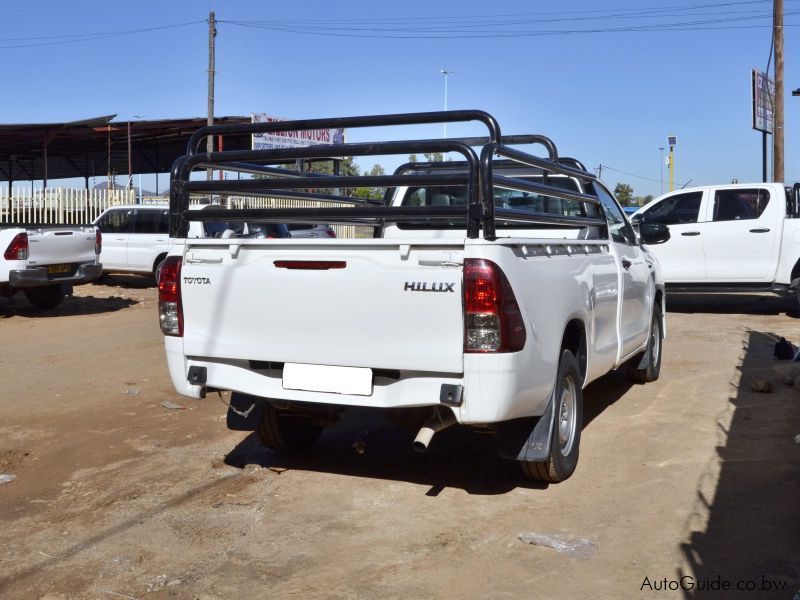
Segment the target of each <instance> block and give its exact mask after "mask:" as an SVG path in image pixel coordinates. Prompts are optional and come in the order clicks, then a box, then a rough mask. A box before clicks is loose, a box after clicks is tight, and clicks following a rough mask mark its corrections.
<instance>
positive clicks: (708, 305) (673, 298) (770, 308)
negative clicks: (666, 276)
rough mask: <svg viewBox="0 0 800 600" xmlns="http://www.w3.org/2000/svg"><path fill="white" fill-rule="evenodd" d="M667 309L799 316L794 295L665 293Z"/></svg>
mask: <svg viewBox="0 0 800 600" xmlns="http://www.w3.org/2000/svg"><path fill="white" fill-rule="evenodd" d="M667 312H676V313H687V314H693V313H716V314H721V315H726V314H737V315H741V314H744V315H780V314H786V315H787V316H789V317H793V318H797V317H800V309H798V303H797V298H795V297H789V296H777V295H774V294H738V293H737V294H677V293H671V294H670V293H667Z"/></svg>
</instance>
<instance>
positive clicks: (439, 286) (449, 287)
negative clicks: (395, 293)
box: [403, 281, 456, 293]
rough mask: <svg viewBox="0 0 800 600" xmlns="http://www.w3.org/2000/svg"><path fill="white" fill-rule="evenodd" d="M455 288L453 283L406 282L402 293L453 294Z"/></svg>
mask: <svg viewBox="0 0 800 600" xmlns="http://www.w3.org/2000/svg"><path fill="white" fill-rule="evenodd" d="M455 286H456V284H455V282H453V283H446V282H444V281H439V282H436V281H431V282H427V281H421V282H420V281H406V285H405V287H403V291H404V292H453V293H455V290H454V289H453V288H454V287H455Z"/></svg>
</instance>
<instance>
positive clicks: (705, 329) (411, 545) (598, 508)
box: [0, 276, 800, 600]
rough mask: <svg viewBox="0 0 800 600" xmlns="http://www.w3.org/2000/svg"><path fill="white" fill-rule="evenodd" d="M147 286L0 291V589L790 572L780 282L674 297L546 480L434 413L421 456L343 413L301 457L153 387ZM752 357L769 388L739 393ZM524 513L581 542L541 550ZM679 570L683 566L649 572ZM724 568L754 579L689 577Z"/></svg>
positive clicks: (304, 590) (444, 586) (791, 432)
mask: <svg viewBox="0 0 800 600" xmlns="http://www.w3.org/2000/svg"><path fill="white" fill-rule="evenodd" d="M155 303H156V293H155V289H154V288H153V287H152V286H151V285H150V284H149V283H148V281H147V280H146V279H143V278H136V277H122V276H115V277H110V278H108V279H107V280H106V281H104V282H103V283H102V284H97V285H90V286H85V287H82V288H78V289H76V295H75V296H74V297H71V298H68V299H67V300H66V301H65V303H64V304H63V305H62V306H61V307H59V308H58V309H56V310H55V311H52V312H51V313H48V314H37V313H35V312H34V311H33V310H32V309H30V308H29V307H28V306H27V305H26V303H25V300H24V298H22V297H20V298H14V299H12V300H3V299H0V374H2V387H1V388H0V473H11V474H14V475H16V476H17V479H16V480H15V481H13V482H11V483H7V484H4V485H0V542H1V543H0V598H34V599H41V598H44V599H47V600H59V599H60V600H64V599H72V598H107V599H110V600H111V599H114V598H137V599H140V598H152V599H154V600H155V599H159V598H199V599H206V600H209V599H222V598H256V597H258V598H639V597H651V596H652V597H660V598H678V597H685V598H695V597H706V596H708V597H718V598H723V597H724V598H728V597H737V595H738V596H741V597H743V598H763V597H775V598H792V596H793V595H794V593H795V592H796V591H797V590H798V588H799V587H800V519H798V509H797V507H798V506H800V501H799V500H798V498H800V444H797V443H795V441H794V436H795V435H797V434H800V392H797V391H795V390H794V389H793V388H792V387H791V386H788V385H785V384H783V383H782V382H779V381H778V378H777V376H776V374H775V373H774V372H773V371H772V366H773V365H774V364H775V361H774V360H773V358H772V346H773V343H774V338H775V335H783V336H785V337H787V338H789V339H790V340H793V341H795V342H798V341H800V320H798V319H797V318H795V317H792V316H789V315H787V314H786V312H785V311H786V308H787V306H786V305H785V303H784V302H783V301H781V300H779V299H776V298H769V297H758V296H737V297H716V296H712V297H704V298H700V297H688V298H671V299H670V302H669V314H668V338H667V340H666V341H665V347H664V364H663V369H662V374H661V379H660V380H659V381H658V382H655V383H652V384H648V385H646V386H631V385H630V384H628V383H627V382H626V381H625V379H624V378H622V377H621V376H619V375H617V374H612V375H610V376H608V377H605V378H604V379H602V380H601V381H598V382H596V383H594V384H592V385H591V386H590V387H589V388H588V389H587V390H586V391H585V402H586V404H585V413H586V414H585V424H584V431H583V441H582V447H581V460H580V464H579V466H578V470H577V472H576V473H575V475H574V476H573V477H572V478H571V479H570V480H568V481H566V482H564V483H562V484H558V485H550V486H547V485H536V484H531V483H530V482H527V481H526V480H524V479H523V478H522V476H521V475H520V474H519V472H518V469H517V467H516V465H514V464H513V463H506V462H503V461H501V460H500V459H498V458H496V457H495V455H494V449H495V441H494V439H493V438H492V437H490V436H486V435H479V434H476V433H472V432H469V431H464V430H458V429H451V430H448V431H446V432H443V433H441V434H439V435H438V436H437V437H436V438H435V439H434V442H433V444H432V446H431V449H430V450H429V452H428V453H427V454H425V455H424V456H417V455H415V454H414V453H413V452H412V450H411V446H410V439H409V437H408V435H407V434H406V432H405V431H403V430H401V429H398V428H396V427H395V426H393V425H392V424H390V423H387V422H384V421H382V420H381V419H380V418H378V417H377V416H376V415H373V414H369V413H366V412H363V411H356V412H354V413H352V414H350V415H348V417H347V418H346V419H344V420H343V421H342V423H340V425H339V426H337V427H336V428H334V429H331V430H329V431H326V433H325V434H324V435H323V437H322V439H321V441H320V443H319V445H318V447H317V448H316V449H315V451H314V452H312V453H310V454H308V455H305V456H299V457H294V458H286V457H282V456H279V455H277V454H274V453H271V452H269V451H267V450H264V449H262V448H261V447H260V446H259V444H258V443H257V441H256V439H255V436H253V435H251V434H247V433H241V432H238V433H237V432H230V431H228V430H227V429H226V428H225V410H226V409H225V406H224V405H223V404H222V403H221V402H220V399H219V398H217V397H216V396H210V397H208V398H207V399H205V400H201V401H195V400H190V399H187V398H182V397H179V396H177V395H176V394H175V393H174V392H173V390H172V387H171V384H170V383H169V380H168V377H167V373H166V368H165V361H164V357H163V350H162V342H161V337H160V333H159V331H158V326H157V322H156V316H155ZM759 377H763V378H767V379H770V380H772V381H774V382H775V386H776V388H775V391H774V392H773V393H769V394H758V393H755V392H752V391H750V385H749V384H750V381H751V380H753V379H754V378H759ZM163 401H171V402H175V403H179V404H181V405H183V406H184V407H185V409H184V410H180V409H178V410H170V409H166V408H164V407H162V405H161V403H162V402H163ZM354 442H363V443H365V444H366V447H365V453H364V454H359V453H357V452H355V451H354V448H353V444H354ZM525 532H533V533H540V534H551V535H562V536H564V535H566V536H574V537H577V538H580V539H581V540H585V542H586V543H587V544H589V545H588V546H587V547H584V548H583V551H584V553H583V554H582V555H576V554H580V553H560V552H557V551H556V550H554V549H553V548H550V547H542V546H536V545H531V544H527V543H524V542H523V541H521V540H520V538H519V536H520V534H522V533H525ZM683 576H686V577H687V579H684V583H685V584H687V585H688V584H689V583H694V584H695V587H694V588H692V589H688V590H672V591H670V590H669V589H668V590H667V591H657V590H658V588H659V586H664V585H666V586H667V588H669V587H670V586H671V585H672V582H673V581H677V580H679V579H680V578H681V577H683ZM665 579H666V581H664V580H665ZM726 581H727V582H729V584H730V585H732V586H736V585H741V586H743V587H750V586H751V585H752V586H754V587H755V589H752V590H749V591H743V592H740V593H738V594H736V593H734V592H732V591H728V592H720V593H710V592H709V593H707V592H705V591H699V590H698V589H697V586H698V585H702V584H703V582H705V585H706V586H709V585H712V586H713V585H724V583H725V582H726ZM714 582H717V583H716V584H715V583H714ZM767 586H770V587H771V588H772V590H771V591H766V590H765V588H766V587H767ZM775 586H785V587H783V588H782V589H779V590H778V591H777V592H776V591H775Z"/></svg>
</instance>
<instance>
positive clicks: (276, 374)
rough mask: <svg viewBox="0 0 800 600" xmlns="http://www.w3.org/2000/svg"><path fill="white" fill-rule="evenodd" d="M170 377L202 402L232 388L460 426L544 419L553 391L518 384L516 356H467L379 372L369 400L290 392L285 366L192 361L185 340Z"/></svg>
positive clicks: (171, 360)
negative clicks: (461, 366)
mask: <svg viewBox="0 0 800 600" xmlns="http://www.w3.org/2000/svg"><path fill="white" fill-rule="evenodd" d="M164 342H165V344H164V345H165V350H166V355H167V365H168V368H169V374H170V378H171V380H172V384H173V386H174V387H175V390H176V391H177V392H178V393H179V394H183V395H185V396H190V397H193V398H202V397H203V396H204V395H205V393H206V389H219V390H231V391H236V392H241V393H244V394H249V395H251V396H258V397H261V398H271V399H275V400H284V401H289V402H308V403H312V404H317V405H320V404H321V405H329V406H342V407H345V406H364V407H373V408H386V409H398V408H413V407H421V406H439V405H442V406H449V407H450V408H452V409H453V413H454V414H455V416H456V419H457V421H458V422H459V423H465V424H466V423H472V424H487V423H497V422H501V421H505V420H508V419H515V418H518V417H523V416H539V415H541V414H542V413H543V412H544V411H545V409H546V407H547V400H548V398H549V395H550V392H551V389H550V388H549V387H548V388H547V389H544V388H542V389H537V388H530V387H526V386H525V385H524V384H523V383H522V382H520V381H519V380H518V377H519V372H520V369H519V366H518V365H517V364H516V357H514V355H510V354H499V355H493V356H476V355H466V358H465V367H466V370H465V373H464V374H460V373H431V372H423V371H399V372H397V375H399V377H385V376H381V374H379V373H376V374H375V376H374V380H373V388H372V393H371V394H370V395H369V396H361V395H351V394H336V393H327V392H310V391H302V390H294V389H284V387H283V380H282V370H281V369H280V368H265V369H260V368H259V369H254V368H251V365H250V364H249V361H246V360H236V359H210V358H201V357H187V356H185V355H184V353H183V340H182V338H178V337H170V336H166V337H165V338H164ZM478 361H479V362H480V364H477V363H478ZM192 367H197V368H198V369H199V370H203V369H204V370H203V376H204V379H205V381H204V382H203V383H202V384H194V383H190V382H189V370H190V369H191V368H192ZM443 390H445V392H447V391H448V390H450V391H452V390H459V391H462V390H463V395H462V398H461V400H462V402H461V404H460V405H458V406H454V405H452V404H449V403H448V402H449V401H448V398H447V394H446V393H444V395H443Z"/></svg>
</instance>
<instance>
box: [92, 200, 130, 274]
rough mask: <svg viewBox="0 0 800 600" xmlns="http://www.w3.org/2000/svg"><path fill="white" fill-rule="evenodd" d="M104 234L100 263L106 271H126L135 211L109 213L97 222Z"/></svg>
mask: <svg viewBox="0 0 800 600" xmlns="http://www.w3.org/2000/svg"><path fill="white" fill-rule="evenodd" d="M97 228H98V229H99V230H100V233H102V234H103V250H102V253H101V255H100V262H101V263H103V267H104V268H106V269H125V268H127V266H128V259H127V256H126V255H127V251H128V238H129V237H130V233H131V231H133V209H132V208H118V209H113V210H110V211H108V212H107V213H106V214H105V215H104V216H103V218H102V219H100V220H99V221H98V222H97Z"/></svg>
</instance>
